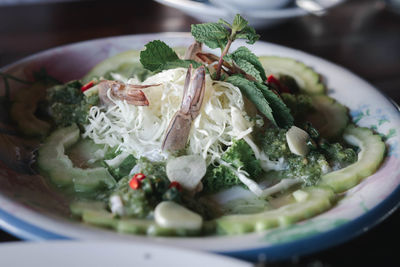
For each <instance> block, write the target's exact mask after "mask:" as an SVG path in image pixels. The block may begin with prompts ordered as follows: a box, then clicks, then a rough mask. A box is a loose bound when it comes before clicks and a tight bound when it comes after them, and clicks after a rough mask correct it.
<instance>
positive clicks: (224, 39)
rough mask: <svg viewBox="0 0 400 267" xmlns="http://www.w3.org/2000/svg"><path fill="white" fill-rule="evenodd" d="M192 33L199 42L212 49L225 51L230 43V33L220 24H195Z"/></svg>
mask: <svg viewBox="0 0 400 267" xmlns="http://www.w3.org/2000/svg"><path fill="white" fill-rule="evenodd" d="M191 32H192V35H193V37H194V38H195V39H196V41H197V42H200V43H204V44H205V45H206V46H208V47H210V48H212V49H214V48H221V49H224V48H225V46H226V44H227V43H228V37H229V31H228V30H227V29H226V28H225V27H224V25H222V24H220V23H203V24H193V25H192V30H191Z"/></svg>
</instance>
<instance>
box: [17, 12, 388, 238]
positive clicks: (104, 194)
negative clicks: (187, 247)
mask: <svg viewBox="0 0 400 267" xmlns="http://www.w3.org/2000/svg"><path fill="white" fill-rule="evenodd" d="M191 32H192V35H193V37H194V40H195V42H194V43H193V44H192V45H191V46H190V47H188V48H180V47H177V48H171V47H169V46H168V45H167V44H166V43H164V42H162V41H160V40H154V41H151V42H149V43H148V44H147V45H146V46H145V48H144V50H142V51H140V52H139V51H134V50H132V51H127V52H123V53H121V54H118V55H116V56H113V57H111V58H108V59H106V60H104V61H103V62H100V63H99V64H98V65H97V66H95V67H94V68H93V69H92V70H91V71H90V72H89V73H87V75H85V76H84V77H82V79H80V80H73V81H70V82H67V83H65V84H61V83H59V82H58V81H57V80H56V79H54V78H52V77H49V76H47V75H45V74H44V73H43V72H42V73H38V74H37V75H36V82H35V83H33V85H32V86H31V87H30V88H26V89H25V90H22V91H21V92H20V93H19V94H18V95H17V97H16V98H15V99H14V102H13V104H12V106H11V109H10V114H11V116H12V118H13V119H14V121H15V123H16V125H17V126H18V128H19V130H20V131H21V132H22V133H23V134H25V135H26V136H30V137H38V138H41V139H42V140H43V141H42V144H41V145H40V147H39V148H38V149H37V151H36V159H35V162H34V165H33V167H34V168H35V169H36V170H37V171H38V172H39V173H40V174H41V175H43V176H44V177H46V178H47V180H48V182H49V184H51V185H52V186H53V187H54V190H59V191H62V192H63V194H65V195H66V196H68V198H69V199H70V212H71V216H72V217H73V218H75V219H77V220H81V221H83V222H85V223H88V224H92V225H96V226H100V227H106V228H111V229H114V230H116V231H118V232H121V233H132V234H144V235H155V236H199V235H235V234H243V233H248V232H258V231H264V230H266V229H269V228H273V227H279V226H286V225H290V224H294V223H296V222H298V221H301V220H305V219H308V218H311V217H313V216H316V215H318V214H320V213H322V212H324V211H326V210H328V209H330V208H331V207H332V206H334V205H335V202H336V201H337V200H338V199H339V198H340V193H341V192H344V191H346V190H348V189H350V188H352V187H354V186H355V185H357V184H358V183H359V182H360V181H361V180H362V179H364V178H366V177H368V176H370V175H371V174H373V173H374V172H375V171H376V170H377V169H378V168H379V166H380V164H381V162H382V160H383V157H384V154H385V144H384V142H383V141H382V138H381V136H380V135H378V134H375V133H374V131H373V130H371V129H368V128H361V127H357V126H356V125H355V124H354V123H353V122H352V121H351V119H350V117H349V115H348V109H347V108H346V107H345V106H343V105H342V104H340V103H339V102H337V101H336V100H335V99H333V98H331V97H329V96H328V95H327V94H326V86H325V84H324V83H323V81H322V79H321V77H320V75H319V74H318V73H317V72H315V71H314V70H313V69H312V68H310V67H309V66H306V65H305V64H303V63H301V62H298V61H296V60H294V59H291V58H283V57H276V56H260V57H259V56H257V55H255V54H254V53H252V52H251V50H250V49H249V48H248V47H247V46H241V47H239V48H237V49H236V50H234V51H232V49H231V45H232V43H233V42H234V41H235V40H237V39H244V40H246V42H247V43H248V44H250V45H251V44H254V43H255V42H256V41H257V40H258V38H259V35H257V34H256V32H255V30H254V29H253V28H252V27H250V26H249V25H248V23H247V21H246V20H245V19H243V18H242V17H241V16H240V15H236V17H235V18H234V21H233V22H232V24H230V23H228V22H226V21H224V20H219V21H218V22H217V23H204V24H197V25H192V29H191ZM204 46H207V47H209V48H211V49H220V50H221V53H220V55H215V54H213V53H209V52H207V50H205V49H204Z"/></svg>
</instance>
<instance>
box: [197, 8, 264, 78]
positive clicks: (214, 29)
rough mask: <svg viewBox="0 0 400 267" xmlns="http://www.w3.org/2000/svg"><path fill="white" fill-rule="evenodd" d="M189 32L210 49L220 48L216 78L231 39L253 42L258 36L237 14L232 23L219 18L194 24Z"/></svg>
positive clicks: (218, 75)
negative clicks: (214, 21)
mask: <svg viewBox="0 0 400 267" xmlns="http://www.w3.org/2000/svg"><path fill="white" fill-rule="evenodd" d="M191 32H192V35H193V37H194V38H195V39H196V41H197V42H200V43H204V44H205V45H207V46H208V47H210V48H212V49H214V48H220V49H221V57H220V59H219V61H218V66H217V72H216V73H217V74H216V79H217V80H219V79H220V77H221V68H222V62H223V58H224V56H225V55H227V54H228V52H229V48H230V47H231V45H232V43H233V41H235V40H236V39H245V40H247V41H246V42H247V43H248V44H254V43H255V42H256V41H257V40H258V39H259V38H260V36H259V35H258V34H256V31H255V30H254V28H252V27H250V26H248V21H246V20H245V19H244V18H243V17H242V16H240V15H239V14H237V15H236V16H235V18H234V19H233V23H232V25H231V24H229V23H228V22H226V21H225V20H223V19H220V20H219V21H218V22H216V23H203V24H194V25H192V30H191ZM242 63H243V61H242ZM243 64H246V63H243Z"/></svg>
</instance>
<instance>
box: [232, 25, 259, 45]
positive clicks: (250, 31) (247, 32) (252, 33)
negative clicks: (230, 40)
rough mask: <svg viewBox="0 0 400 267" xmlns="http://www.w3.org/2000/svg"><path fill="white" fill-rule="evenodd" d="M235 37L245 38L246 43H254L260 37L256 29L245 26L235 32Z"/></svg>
mask: <svg viewBox="0 0 400 267" xmlns="http://www.w3.org/2000/svg"><path fill="white" fill-rule="evenodd" d="M236 39H247V41H246V43H248V44H254V43H255V42H256V41H257V40H258V39H260V35H258V34H257V33H256V30H255V29H254V28H253V27H250V26H246V27H245V28H244V29H243V30H241V31H240V32H239V33H237V34H236Z"/></svg>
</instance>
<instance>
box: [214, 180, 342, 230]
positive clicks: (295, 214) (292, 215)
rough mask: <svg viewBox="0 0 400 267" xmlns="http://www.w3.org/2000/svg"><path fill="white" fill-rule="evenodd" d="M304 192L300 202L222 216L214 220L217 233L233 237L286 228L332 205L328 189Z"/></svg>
mask: <svg viewBox="0 0 400 267" xmlns="http://www.w3.org/2000/svg"><path fill="white" fill-rule="evenodd" d="M304 191H305V192H307V194H308V197H307V199H306V200H304V201H302V202H294V203H291V204H288V205H285V206H283V207H281V208H278V209H274V210H268V211H264V212H260V213H256V214H247V215H227V216H223V217H221V218H219V219H217V220H216V224H217V231H218V232H219V233H221V234H228V235H234V234H243V233H247V232H253V231H256V232H258V231H263V230H266V229H269V228H273V227H277V226H287V225H290V224H293V223H296V222H298V221H300V220H304V219H307V218H310V217H313V216H315V215H317V214H319V213H321V212H323V211H325V210H327V209H329V208H330V207H331V206H332V205H333V201H334V197H335V194H334V193H333V191H332V190H331V189H330V188H323V187H309V188H306V189H304Z"/></svg>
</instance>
